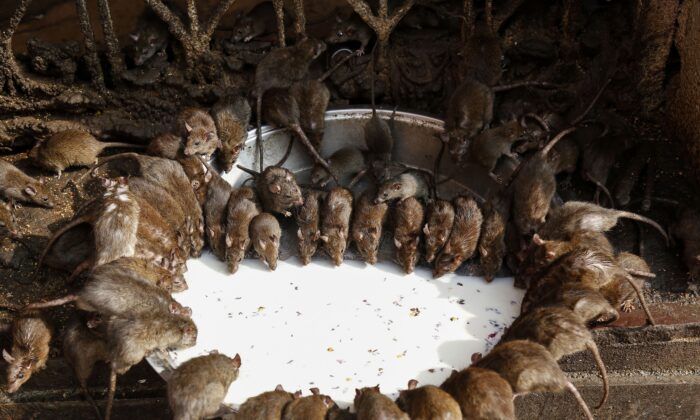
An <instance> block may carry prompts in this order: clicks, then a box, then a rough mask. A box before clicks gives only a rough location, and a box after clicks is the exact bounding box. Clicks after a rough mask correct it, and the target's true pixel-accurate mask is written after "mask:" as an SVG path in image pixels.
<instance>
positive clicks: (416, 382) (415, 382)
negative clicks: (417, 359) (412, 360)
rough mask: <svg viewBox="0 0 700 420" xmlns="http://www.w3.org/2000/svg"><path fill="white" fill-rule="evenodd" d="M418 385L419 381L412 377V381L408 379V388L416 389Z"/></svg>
mask: <svg viewBox="0 0 700 420" xmlns="http://www.w3.org/2000/svg"><path fill="white" fill-rule="evenodd" d="M417 386H418V381H416V380H415V379H411V380H410V381H408V389H416V387H417Z"/></svg>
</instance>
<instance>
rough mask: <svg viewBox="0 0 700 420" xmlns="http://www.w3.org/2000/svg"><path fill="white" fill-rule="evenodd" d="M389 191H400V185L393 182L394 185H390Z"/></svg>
mask: <svg viewBox="0 0 700 420" xmlns="http://www.w3.org/2000/svg"><path fill="white" fill-rule="evenodd" d="M391 189H392V190H394V191H398V190H400V189H401V183H400V182H394V183H393V184H392V185H391Z"/></svg>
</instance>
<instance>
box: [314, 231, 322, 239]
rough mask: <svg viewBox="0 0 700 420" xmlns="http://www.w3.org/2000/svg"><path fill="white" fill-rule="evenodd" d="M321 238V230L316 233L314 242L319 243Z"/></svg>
mask: <svg viewBox="0 0 700 420" xmlns="http://www.w3.org/2000/svg"><path fill="white" fill-rule="evenodd" d="M320 237H321V231H320V230H317V231H316V232H314V241H318V240H319V238H320Z"/></svg>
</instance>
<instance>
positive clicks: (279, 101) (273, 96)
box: [262, 88, 335, 179]
mask: <svg viewBox="0 0 700 420" xmlns="http://www.w3.org/2000/svg"><path fill="white" fill-rule="evenodd" d="M263 104H264V105H265V106H264V108H263V111H262V112H263V117H264V118H265V120H266V121H267V122H269V123H271V124H272V125H275V126H277V127H281V128H286V129H288V130H290V131H291V132H292V133H294V135H295V136H296V137H297V138H298V139H299V140H300V141H301V143H302V144H303V145H304V147H305V148H306V150H307V151H308V152H309V154H310V155H311V157H312V158H313V160H314V162H316V163H317V164H318V165H321V166H322V167H323V168H324V169H325V170H326V171H327V172H329V173H330V174H331V177H332V178H334V179H335V174H333V173H332V172H331V169H330V166H329V165H328V162H327V161H326V160H325V159H324V158H323V157H321V155H320V154H319V153H318V150H316V148H315V147H314V146H313V144H311V141H310V140H309V138H308V137H307V136H306V133H304V130H302V129H301V111H300V107H299V103H298V102H297V100H296V98H295V97H294V95H293V94H292V92H291V91H290V90H289V89H284V88H272V89H268V90H267V91H266V92H265V94H264V95H263ZM292 145H293V141H290V143H289V146H290V147H291V146H292ZM284 160H285V159H282V162H280V163H278V164H277V165H275V166H279V165H280V164H282V163H284Z"/></svg>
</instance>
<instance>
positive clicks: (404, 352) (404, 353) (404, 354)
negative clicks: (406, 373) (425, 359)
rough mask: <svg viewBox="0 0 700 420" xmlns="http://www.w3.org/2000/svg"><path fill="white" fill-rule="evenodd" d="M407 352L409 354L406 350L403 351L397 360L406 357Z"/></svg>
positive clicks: (397, 356)
mask: <svg viewBox="0 0 700 420" xmlns="http://www.w3.org/2000/svg"><path fill="white" fill-rule="evenodd" d="M406 352H407V351H406V350H404V351H402V352H401V353H399V354H397V355H396V358H397V359H400V358H402V357H404V356H406Z"/></svg>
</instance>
